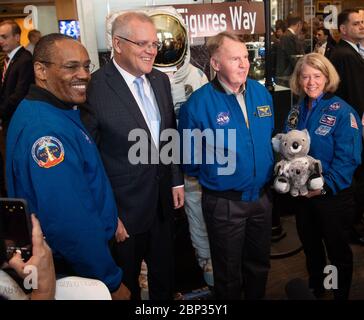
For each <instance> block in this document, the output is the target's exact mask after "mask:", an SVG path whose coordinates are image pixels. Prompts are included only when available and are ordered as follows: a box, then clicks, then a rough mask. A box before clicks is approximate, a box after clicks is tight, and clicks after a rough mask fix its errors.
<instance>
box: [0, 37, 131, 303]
mask: <svg viewBox="0 0 364 320" xmlns="http://www.w3.org/2000/svg"><path fill="white" fill-rule="evenodd" d="M90 69H91V64H90V59H89V56H88V54H87V51H86V49H85V48H84V47H83V46H82V45H81V44H80V43H79V42H77V41H75V40H73V39H72V38H70V37H67V36H64V35H60V34H50V35H47V36H45V37H43V38H42V39H41V40H40V41H39V43H38V44H37V46H36V48H35V51H34V70H35V75H36V85H35V86H32V87H31V89H30V91H29V93H28V95H27V96H26V98H25V99H24V100H23V101H22V102H21V103H20V105H19V107H18V108H17V110H16V112H15V114H14V116H13V118H12V120H11V123H10V127H9V130H8V136H7V159H6V175H7V183H8V192H9V196H11V197H20V198H25V199H26V200H27V201H28V204H29V207H30V209H31V211H32V212H35V213H36V214H37V216H38V218H39V220H40V222H41V225H42V229H43V232H44V234H45V236H46V239H47V242H48V243H49V245H50V247H51V249H52V251H53V254H54V258H55V262H56V263H55V265H56V271H57V266H58V267H59V266H60V265H62V270H61V272H62V273H64V272H66V273H70V274H74V275H78V276H84V277H89V278H95V279H98V280H101V281H103V282H104V283H105V284H106V286H107V287H108V288H109V290H110V292H111V294H112V297H113V299H126V298H128V297H130V292H129V290H128V288H126V286H125V285H124V284H123V283H122V270H121V269H120V268H119V267H118V266H117V265H116V263H115V262H114V261H113V258H112V256H111V253H110V250H109V246H108V241H109V240H110V239H112V238H113V236H114V234H115V236H116V237H117V240H119V241H122V240H124V239H125V237H127V234H125V232H124V231H125V230H124V229H123V227H122V224H121V221H120V220H118V215H117V208H116V204H115V200H114V197H113V193H112V190H111V186H110V183H109V181H108V178H107V176H106V173H105V170H104V167H103V165H102V162H101V159H100V157H99V154H98V152H97V148H96V146H95V144H94V142H93V141H92V140H91V139H90V138H89V136H88V134H87V133H86V130H85V128H84V127H83V125H82V124H81V121H80V115H79V111H78V110H77V105H78V104H80V103H83V102H85V100H86V87H87V84H88V82H89V80H90V71H91V70H90ZM123 232H124V233H123ZM80 298H82V297H80Z"/></svg>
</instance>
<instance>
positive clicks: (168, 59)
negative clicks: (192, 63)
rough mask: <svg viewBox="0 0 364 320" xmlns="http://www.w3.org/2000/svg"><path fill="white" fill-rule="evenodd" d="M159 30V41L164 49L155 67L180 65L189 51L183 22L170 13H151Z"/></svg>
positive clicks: (157, 58) (159, 54) (155, 62)
mask: <svg viewBox="0 0 364 320" xmlns="http://www.w3.org/2000/svg"><path fill="white" fill-rule="evenodd" d="M149 15H150V17H151V18H152V20H153V22H154V25H155V27H156V29H157V37H158V40H159V41H160V42H161V43H162V48H161V49H160V50H159V51H158V54H157V56H156V58H155V61H154V65H155V66H156V67H173V66H178V65H180V64H181V63H182V62H183V60H184V58H185V56H186V54H187V50H188V38H187V30H186V29H185V27H184V25H183V24H182V23H181V21H180V20H179V19H178V18H177V17H176V16H174V15H173V14H169V13H168V12H161V11H160V12H158V11H157V12H156V13H155V14H154V13H152V12H150V13H149Z"/></svg>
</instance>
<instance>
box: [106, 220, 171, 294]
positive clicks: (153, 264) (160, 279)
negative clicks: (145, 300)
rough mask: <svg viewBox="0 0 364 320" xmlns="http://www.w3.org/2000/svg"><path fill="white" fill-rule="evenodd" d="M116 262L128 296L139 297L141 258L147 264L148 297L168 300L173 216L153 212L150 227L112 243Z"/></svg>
mask: <svg viewBox="0 0 364 320" xmlns="http://www.w3.org/2000/svg"><path fill="white" fill-rule="evenodd" d="M113 254H114V258H115V260H116V262H117V264H118V265H119V266H120V267H121V268H122V269H123V279H122V281H123V283H124V284H125V285H126V286H127V287H128V288H129V290H130V291H131V299H134V300H140V286H139V275H140V267H141V263H142V260H143V259H144V260H145V262H146V264H147V266H148V287H149V298H150V300H171V299H172V298H173V286H174V283H173V282H174V260H173V220H172V217H169V218H161V217H159V216H156V218H155V220H154V223H153V225H152V226H151V228H150V229H149V230H148V231H147V232H144V233H140V234H136V235H130V238H128V239H126V240H125V241H124V242H119V243H116V242H115V243H114V244H113Z"/></svg>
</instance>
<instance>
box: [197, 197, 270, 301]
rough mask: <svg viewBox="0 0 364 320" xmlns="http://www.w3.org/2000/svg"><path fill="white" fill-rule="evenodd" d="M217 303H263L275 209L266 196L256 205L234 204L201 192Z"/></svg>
mask: <svg viewBox="0 0 364 320" xmlns="http://www.w3.org/2000/svg"><path fill="white" fill-rule="evenodd" d="M202 210H203V214H204V217H205V221H206V226H207V232H208V235H209V242H210V249H211V258H212V266H213V270H214V290H215V297H216V299H235V300H237V299H241V297H242V292H243V290H244V296H245V299H254V300H256V299H262V298H264V295H265V287H266V283H267V278H268V271H269V268H270V260H269V254H270V239H271V224H272V222H271V219H272V217H271V211H272V206H271V202H270V200H269V198H268V196H267V194H265V193H264V194H263V195H262V196H261V197H260V199H259V200H258V201H256V202H243V201H233V200H228V199H225V198H221V197H218V196H216V195H212V194H209V193H207V192H204V191H203V192H202Z"/></svg>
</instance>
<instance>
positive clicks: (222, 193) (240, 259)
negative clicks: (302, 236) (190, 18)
mask: <svg viewBox="0 0 364 320" xmlns="http://www.w3.org/2000/svg"><path fill="white" fill-rule="evenodd" d="M207 46H208V50H209V53H210V56H211V60H210V62H211V66H212V67H213V68H214V70H215V71H216V74H217V76H216V78H215V79H214V80H213V81H212V82H211V83H208V84H206V85H205V86H203V87H202V88H200V89H199V90H197V91H196V92H195V93H193V94H192V96H191V97H190V99H189V100H188V101H187V103H186V104H185V105H184V106H182V108H181V111H180V122H179V131H180V134H181V135H183V134H184V139H185V141H184V146H185V148H184V150H183V152H184V154H183V158H184V159H183V161H184V164H183V169H184V171H185V173H186V174H187V175H191V176H196V177H198V179H199V182H200V183H201V185H202V187H203V194H202V208H203V213H204V216H205V220H206V225H207V230H208V234H209V241H210V246H211V256H212V264H213V269H214V282H215V286H214V287H215V294H216V298H217V299H240V298H241V297H242V292H243V286H244V294H245V298H246V299H262V298H263V297H264V295H265V286H266V281H267V276H268V271H269V268H270V262H269V253H270V236H271V201H270V199H269V198H268V195H267V191H266V188H265V186H266V184H267V183H268V182H269V181H270V179H271V176H272V168H273V151H272V146H271V136H272V132H273V127H274V118H273V103H272V98H271V96H270V94H269V92H268V91H267V90H266V89H265V88H264V87H263V86H262V85H260V84H259V83H258V82H256V81H254V80H250V79H248V80H247V74H248V71H249V60H248V51H247V49H246V46H245V44H244V43H242V42H241V41H240V39H239V38H238V37H237V36H236V35H233V34H231V33H228V32H223V33H220V34H218V35H217V36H214V37H212V38H210V39H209V42H208V45H207ZM186 129H187V130H186ZM188 129H191V130H194V129H199V130H200V131H201V132H203V133H204V134H205V135H206V139H205V138H204V139H202V143H196V139H195V138H191V139H189V137H188ZM208 132H210V133H211V132H213V135H214V137H213V140H211V137H209V133H208ZM215 138H216V139H215ZM186 140H187V141H186ZM215 140H216V144H215ZM189 142H190V145H189ZM189 147H191V150H189ZM199 147H201V149H202V150H198V149H199ZM194 149H196V150H194ZM226 155H227V158H226V160H227V161H225V163H224V161H222V160H224V157H225V156H226ZM196 156H197V158H196Z"/></svg>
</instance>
